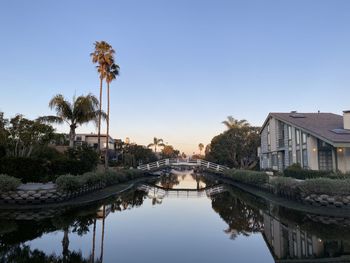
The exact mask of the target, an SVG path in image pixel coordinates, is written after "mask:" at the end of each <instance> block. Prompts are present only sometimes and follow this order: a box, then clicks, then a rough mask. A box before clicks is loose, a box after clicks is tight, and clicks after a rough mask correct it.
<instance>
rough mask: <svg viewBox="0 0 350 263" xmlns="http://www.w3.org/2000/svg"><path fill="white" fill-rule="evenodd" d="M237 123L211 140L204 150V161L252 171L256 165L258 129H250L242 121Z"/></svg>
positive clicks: (258, 139)
mask: <svg viewBox="0 0 350 263" xmlns="http://www.w3.org/2000/svg"><path fill="white" fill-rule="evenodd" d="M237 123H238V124H237V125H232V127H231V128H230V129H229V130H227V131H225V132H223V133H222V134H220V135H217V136H215V137H214V138H213V139H212V141H211V143H210V146H209V147H208V148H207V149H206V159H207V160H208V161H212V162H215V163H219V164H223V165H227V166H229V167H235V168H245V169H252V168H254V167H255V166H256V165H257V163H258V156H257V148H258V146H259V145H260V136H259V130H260V128H258V127H252V126H250V125H249V124H246V122H245V121H244V120H243V121H237Z"/></svg>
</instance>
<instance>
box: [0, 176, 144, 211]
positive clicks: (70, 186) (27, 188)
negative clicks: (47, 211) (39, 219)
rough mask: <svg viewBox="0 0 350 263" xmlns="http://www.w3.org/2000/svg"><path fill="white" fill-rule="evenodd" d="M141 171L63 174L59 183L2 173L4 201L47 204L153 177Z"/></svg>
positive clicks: (1, 196)
mask: <svg viewBox="0 0 350 263" xmlns="http://www.w3.org/2000/svg"><path fill="white" fill-rule="evenodd" d="M149 176H150V174H149V173H145V172H143V171H140V170H136V169H130V170H120V171H107V172H88V173H84V174H82V175H70V174H67V175H61V176H59V177H57V179H56V180H55V183H52V182H51V183H44V184H42V183H26V184H22V183H21V180H20V179H18V178H15V177H12V176H8V175H3V174H2V175H0V204H3V205H5V204H10V205H44V204H54V203H60V202H66V201H70V200H72V199H75V198H78V197H81V196H84V195H87V194H88V193H93V192H96V191H98V190H103V189H104V188H107V187H109V186H115V185H119V184H126V183H128V182H130V183H131V182H132V181H133V180H135V179H139V178H144V177H149Z"/></svg>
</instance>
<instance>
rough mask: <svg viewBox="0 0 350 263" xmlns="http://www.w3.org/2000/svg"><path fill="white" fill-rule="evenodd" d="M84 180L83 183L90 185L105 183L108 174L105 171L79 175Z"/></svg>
mask: <svg viewBox="0 0 350 263" xmlns="http://www.w3.org/2000/svg"><path fill="white" fill-rule="evenodd" d="M79 177H80V178H81V180H82V183H83V184H86V185H88V186H93V185H96V184H99V183H105V182H106V176H105V174H103V173H93V172H89V173H85V174H83V175H81V176H79Z"/></svg>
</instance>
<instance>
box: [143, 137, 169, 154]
mask: <svg viewBox="0 0 350 263" xmlns="http://www.w3.org/2000/svg"><path fill="white" fill-rule="evenodd" d="M164 146H165V144H164V143H163V139H158V138H157V137H154V138H153V143H150V144H148V146H147V147H148V148H150V147H154V152H155V153H156V152H157V147H164Z"/></svg>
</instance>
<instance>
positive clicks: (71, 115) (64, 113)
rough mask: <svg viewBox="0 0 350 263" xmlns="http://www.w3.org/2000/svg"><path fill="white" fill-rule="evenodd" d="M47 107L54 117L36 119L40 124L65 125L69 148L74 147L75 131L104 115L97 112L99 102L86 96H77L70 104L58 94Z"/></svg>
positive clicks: (92, 96)
mask: <svg viewBox="0 0 350 263" xmlns="http://www.w3.org/2000/svg"><path fill="white" fill-rule="evenodd" d="M49 107H50V108H51V109H55V111H56V116H44V117H40V118H38V121H41V122H50V123H64V122H65V123H67V124H68V125H69V127H70V130H69V147H71V148H72V147H73V146H74V139H75V129H76V128H77V127H78V126H79V125H82V124H85V123H88V122H90V121H95V122H97V118H98V117H99V116H100V115H102V116H103V117H104V118H105V117H106V114H105V113H104V112H101V111H100V110H98V107H99V102H98V100H97V98H96V97H95V96H94V95H92V94H88V95H87V96H83V95H81V96H79V97H77V98H75V97H74V98H73V101H72V103H71V102H69V101H68V100H66V99H65V98H64V97H63V95H61V94H58V95H56V96H54V97H53V98H52V99H51V100H50V102H49Z"/></svg>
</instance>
